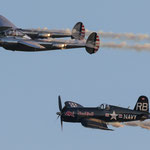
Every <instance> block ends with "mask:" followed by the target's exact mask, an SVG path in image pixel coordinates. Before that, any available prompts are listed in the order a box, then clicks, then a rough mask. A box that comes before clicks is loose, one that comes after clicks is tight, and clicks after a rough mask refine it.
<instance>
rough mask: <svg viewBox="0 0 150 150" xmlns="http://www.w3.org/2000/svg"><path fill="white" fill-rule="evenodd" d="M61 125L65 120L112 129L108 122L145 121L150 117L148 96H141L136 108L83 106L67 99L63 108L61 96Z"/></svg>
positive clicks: (91, 126) (59, 99) (103, 105)
mask: <svg viewBox="0 0 150 150" xmlns="http://www.w3.org/2000/svg"><path fill="white" fill-rule="evenodd" d="M58 105H59V110H60V112H57V113H56V114H57V115H58V117H59V116H60V120H61V127H62V124H63V121H64V122H73V123H76V122H77V123H81V124H82V125H83V126H84V127H89V128H94V129H102V130H111V131H112V129H109V128H108V127H107V124H109V123H113V122H129V121H136V120H140V121H144V120H145V119H150V113H149V102H148V98H147V97H146V96H140V97H139V99H138V101H137V103H136V105H135V107H134V109H133V110H131V109H128V108H122V107H118V106H113V105H107V104H101V105H100V106H98V107H83V106H81V105H80V104H77V103H75V102H71V101H66V102H65V106H64V107H63V108H62V103H61V98H60V96H59V97H58Z"/></svg>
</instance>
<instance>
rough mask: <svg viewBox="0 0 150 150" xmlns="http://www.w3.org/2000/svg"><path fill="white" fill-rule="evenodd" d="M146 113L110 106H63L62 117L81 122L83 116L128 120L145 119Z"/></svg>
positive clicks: (110, 120)
mask: <svg viewBox="0 0 150 150" xmlns="http://www.w3.org/2000/svg"><path fill="white" fill-rule="evenodd" d="M148 115H149V114H147V113H145V112H140V111H134V110H131V109H127V108H120V107H116V106H111V108H110V109H109V110H107V109H101V108H99V107H93V108H92V107H83V108H64V109H63V115H62V118H63V121H65V122H81V120H82V119H83V118H95V119H100V120H103V121H105V122H128V121H136V120H145V119H147V118H148Z"/></svg>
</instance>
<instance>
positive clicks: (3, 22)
mask: <svg viewBox="0 0 150 150" xmlns="http://www.w3.org/2000/svg"><path fill="white" fill-rule="evenodd" d="M7 28H16V26H15V25H14V24H13V23H11V22H10V21H9V20H8V19H6V18H5V17H4V16H2V15H0V30H5V29H7Z"/></svg>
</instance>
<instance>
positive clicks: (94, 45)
mask: <svg viewBox="0 0 150 150" xmlns="http://www.w3.org/2000/svg"><path fill="white" fill-rule="evenodd" d="M99 46H100V40H99V36H98V35H97V33H96V32H93V33H91V34H90V35H89V37H88V39H87V41H86V51H87V52H88V53H89V54H93V53H96V52H97V51H98V49H99Z"/></svg>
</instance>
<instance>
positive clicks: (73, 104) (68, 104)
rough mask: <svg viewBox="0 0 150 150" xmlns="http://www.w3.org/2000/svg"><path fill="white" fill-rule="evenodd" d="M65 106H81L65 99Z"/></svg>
mask: <svg viewBox="0 0 150 150" xmlns="http://www.w3.org/2000/svg"><path fill="white" fill-rule="evenodd" d="M65 106H66V107H68V108H76V107H83V106H82V105H80V104H78V103H75V102H71V101H66V102H65Z"/></svg>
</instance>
